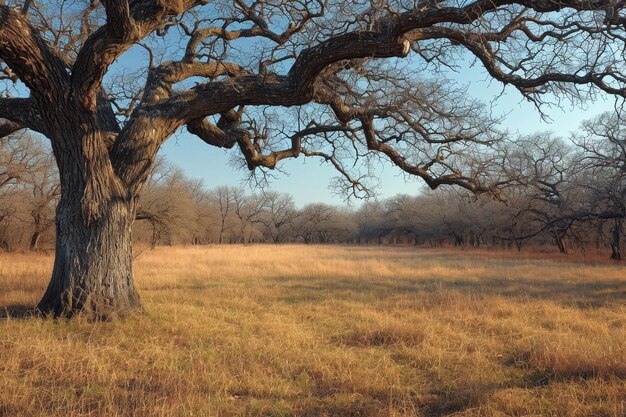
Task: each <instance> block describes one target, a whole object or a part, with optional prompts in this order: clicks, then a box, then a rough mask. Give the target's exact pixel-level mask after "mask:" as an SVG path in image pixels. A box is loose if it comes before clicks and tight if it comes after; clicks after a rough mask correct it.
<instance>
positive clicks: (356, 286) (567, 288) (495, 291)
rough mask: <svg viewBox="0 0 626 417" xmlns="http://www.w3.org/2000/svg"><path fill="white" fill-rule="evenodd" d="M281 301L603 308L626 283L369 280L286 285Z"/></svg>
mask: <svg viewBox="0 0 626 417" xmlns="http://www.w3.org/2000/svg"><path fill="white" fill-rule="evenodd" d="M282 288H283V290H282V292H283V293H282V294H281V298H280V299H281V300H282V301H285V302H288V303H294V304H297V303H307V302H315V301H321V300H323V299H328V297H329V296H332V297H333V298H340V299H352V300H354V301H367V300H371V299H372V298H375V299H377V300H384V299H385V298H388V299H392V298H395V297H399V296H406V295H408V294H411V293H414V294H426V295H427V294H434V293H441V292H444V293H445V292H448V291H451V292H458V293H461V294H465V295H471V296H484V297H489V296H500V297H506V298H511V299H520V300H552V301H554V302H556V303H560V304H563V305H567V306H573V307H579V308H599V307H606V306H611V305H615V304H623V303H625V302H626V281H620V280H611V281H600V282H598V281H596V282H563V281H557V280H555V281H549V280H525V279H514V278H511V279H496V278H481V279H480V280H479V281H477V282H475V281H473V280H471V279H468V280H458V279H457V280H446V279H442V280H438V279H419V280H418V279H414V280H409V279H402V278H398V281H397V282H393V281H391V282H390V281H389V280H385V281H384V282H376V281H372V280H367V279H347V278H343V279H337V280H324V281H320V280H314V279H312V280H311V281H309V282H307V283H306V284H304V283H300V282H294V283H293V284H290V285H289V284H288V285H285V284H284V283H283V285H282Z"/></svg>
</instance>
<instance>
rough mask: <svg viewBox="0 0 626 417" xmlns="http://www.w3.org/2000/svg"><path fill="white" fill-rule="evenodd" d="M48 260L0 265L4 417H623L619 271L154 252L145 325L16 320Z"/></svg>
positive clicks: (381, 250) (278, 251) (325, 254)
mask: <svg viewBox="0 0 626 417" xmlns="http://www.w3.org/2000/svg"><path fill="white" fill-rule="evenodd" d="M52 261H53V259H52V257H51V256H47V255H31V254H28V255H22V254H10V255H9V254H0V306H2V309H3V310H4V313H2V315H3V319H2V320H0V416H2V417H19V416H51V417H55V416H64V417H65V416H103V417H104V416H138V417H139V416H141V417H144V416H372V417H373V416H452V415H454V416H494V417H495V416H581V417H583V416H585V417H586V416H624V415H626V268H624V267H623V266H620V265H619V264H610V263H603V264H599V265H592V264H581V263H567V262H562V261H559V262H553V261H549V260H540V259H514V258H507V257H503V256H499V257H494V258H489V257H487V256H483V255H476V254H468V253H464V252H461V251H451V250H426V249H415V248H408V247H406V248H396V247H349V246H341V247H337V246H335V247H333V246H298V245H288V246H261V245H259V246H210V247H189V248H159V249H157V250H155V251H151V252H145V253H143V254H141V255H140V256H139V257H138V259H137V261H136V265H135V271H136V277H137V283H138V286H139V290H140V294H141V296H142V300H143V303H144V306H145V309H146V314H144V315H141V316H137V317H134V318H131V319H127V320H124V321H119V322H113V323H87V322H86V321H84V320H80V319H79V320H72V321H59V322H54V321H52V320H42V319H36V318H19V316H20V314H19V312H20V309H21V307H24V306H32V305H34V304H36V302H37V301H38V298H39V297H40V296H41V294H42V293H43V290H44V287H45V285H46V283H47V280H48V278H49V271H50V270H51V266H52ZM7 313H8V314H7ZM7 316H13V317H8V318H7Z"/></svg>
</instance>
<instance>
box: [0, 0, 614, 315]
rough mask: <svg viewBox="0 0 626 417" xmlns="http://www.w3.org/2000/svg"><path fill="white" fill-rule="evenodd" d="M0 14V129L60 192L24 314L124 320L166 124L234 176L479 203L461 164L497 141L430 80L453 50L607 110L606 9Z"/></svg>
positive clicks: (312, 0)
mask: <svg viewBox="0 0 626 417" xmlns="http://www.w3.org/2000/svg"><path fill="white" fill-rule="evenodd" d="M2 3H3V4H1V5H0V61H1V62H2V64H1V68H0V74H2V75H1V77H2V82H3V83H4V86H5V88H4V89H3V91H4V93H3V97H2V98H0V118H1V119H3V121H2V122H1V124H0V132H2V135H6V134H8V133H11V132H15V131H17V130H20V129H23V128H27V129H31V130H34V131H37V132H40V133H42V134H43V135H45V136H46V137H48V138H49V139H50V142H51V144H52V148H53V151H54V155H55V158H56V162H57V165H58V168H59V176H60V179H61V185H62V189H61V199H60V203H59V205H58V210H57V234H56V236H57V245H56V248H57V250H56V261H55V265H54V270H53V272H52V279H51V281H50V285H49V287H48V289H47V291H46V293H45V295H44V297H43V299H42V300H41V302H40V303H39V310H40V311H41V312H43V313H44V314H53V315H55V316H71V315H73V314H76V313H81V312H82V313H85V314H88V315H90V316H92V317H95V318H107V317H110V316H111V315H115V314H123V312H125V311H129V310H133V309H135V308H137V307H139V297H138V295H137V292H136V290H135V286H134V284H133V279H132V268H131V262H132V251H131V243H132V239H131V230H132V224H133V221H134V219H135V216H136V211H137V201H138V196H139V195H140V193H141V190H142V188H143V185H144V183H145V182H146V180H147V178H148V175H149V173H150V170H151V167H152V164H153V162H154V160H155V157H156V154H157V151H158V150H159V148H160V147H161V145H162V144H163V143H164V142H165V141H166V140H167V139H168V138H169V137H171V136H172V135H173V134H174V133H175V132H176V131H178V130H180V129H182V128H185V127H186V128H187V130H188V131H189V132H191V133H192V134H195V135H196V136H198V137H199V138H200V139H202V140H203V141H204V142H206V143H207V144H209V145H211V146H217V147H222V148H232V147H235V146H236V147H238V149H239V151H240V152H241V154H242V156H243V159H244V160H245V164H246V165H247V166H248V168H250V169H251V170H253V169H257V168H258V169H260V170H262V172H264V171H263V170H268V169H274V168H276V167H277V164H278V163H279V162H280V161H281V160H283V159H285V158H293V157H298V156H301V155H302V156H307V157H312V158H321V159H322V160H323V161H327V162H328V163H329V164H330V165H332V166H333V167H334V168H335V169H337V170H338V172H339V174H340V178H342V182H341V184H342V185H343V186H344V191H346V192H347V193H349V194H356V195H363V194H367V193H368V188H367V181H368V179H370V178H371V173H372V172H371V169H369V167H370V166H371V165H370V164H371V163H372V162H373V161H375V160H376V159H377V158H385V159H387V160H389V161H391V162H392V163H394V164H395V165H397V166H398V167H399V168H400V169H401V170H403V171H405V172H406V173H408V174H411V175H416V176H418V177H421V178H422V179H423V180H424V181H425V182H426V183H427V184H428V185H429V186H430V187H432V188H436V187H437V186H439V185H442V184H453V185H459V186H462V187H465V188H467V189H469V190H472V191H476V192H480V191H488V190H490V189H492V187H491V185H490V184H487V183H485V182H484V179H485V177H484V176H483V175H482V172H483V171H484V169H483V168H484V166H485V165H486V164H489V161H490V157H485V160H484V161H482V160H481V161H480V163H479V164H476V163H475V162H476V158H477V155H480V158H481V159H482V158H483V157H482V155H485V153H484V152H481V148H483V147H485V146H488V145H489V144H491V143H492V142H493V141H494V140H497V139H498V138H499V137H500V134H499V133H497V130H496V129H494V127H495V126H494V124H495V122H496V120H492V119H491V118H490V117H489V115H488V114H486V113H487V112H486V111H484V109H483V108H482V107H481V105H480V103H477V102H473V101H471V100H468V99H467V95H466V94H465V92H464V91H459V90H455V89H454V85H453V83H450V82H447V81H446V80H445V79H443V78H444V77H445V75H444V74H445V72H444V71H440V70H441V69H442V68H444V67H453V68H459V66H460V65H462V63H463V62H464V61H466V60H458V61H455V57H457V56H458V55H459V54H458V51H467V53H469V54H470V55H471V56H473V57H475V58H476V60H477V61H479V62H480V63H481V64H482V65H483V66H484V67H485V69H486V71H487V72H488V73H489V75H490V76H491V77H493V78H494V79H495V80H498V81H500V82H502V83H504V84H506V85H510V86H513V87H515V88H516V89H517V90H518V91H519V92H520V93H521V94H522V95H523V96H524V97H526V98H528V99H531V100H534V101H535V102H536V103H539V104H540V103H541V102H542V101H543V97H552V96H553V95H544V94H543V93H555V94H557V95H558V96H561V97H562V96H563V95H565V96H566V97H569V98H574V99H578V98H581V97H582V96H584V95H585V93H586V92H588V91H589V90H588V87H589V86H593V87H595V88H599V89H602V90H604V91H606V92H608V93H611V94H618V95H625V94H626V93H625V90H624V71H623V69H624V62H623V59H622V58H621V54H620V52H619V51H621V50H622V49H621V48H622V47H623V43H624V42H623V41H624V39H625V38H624V21H625V20H626V17H625V16H624V8H625V3H624V2H623V1H621V0H609V1H607V0H502V1H501V0H498V1H493V0H474V1H469V2H466V1H464V0H463V1H460V0H450V1H446V0H442V1H428V0H426V1H403V0H392V1H365V2H362V1H357V0H354V1H347V2H346V1H342V2H334V1H330V0H303V1H278V2H277V1H268V0H255V1H246V0H216V1H214V2H211V1H208V0H175V1H164V0H131V1H129V0H102V1H100V2H98V1H95V0H90V1H86V0H77V1H76V0H72V1H69V0H49V1H43V0H39V1H29V2H27V4H24V3H23V2H21V1H15V0H11V1H9V0H6V1H3V2H2ZM158 45H165V47H162V48H159V47H158ZM134 46H137V47H136V48H133V47H134ZM140 47H145V48H147V49H146V51H147V52H146V53H145V55H144V56H145V58H144V59H143V63H144V66H143V67H142V71H140V72H141V74H142V76H141V77H138V78H137V82H136V83H134V84H136V85H137V88H136V89H134V88H133V90H135V91H132V92H130V91H125V92H124V94H121V92H120V91H119V89H116V88H114V85H118V86H119V85H120V83H117V84H116V83H114V82H113V80H111V79H110V78H106V76H107V74H108V72H109V67H110V66H111V65H112V64H114V63H115V62H116V60H117V59H118V58H119V57H120V56H122V54H124V53H125V52H126V51H129V50H130V49H133V51H132V53H135V54H137V55H135V57H139V52H138V51H139V49H137V48H140ZM411 52H413V53H411ZM404 58H405V59H404ZM403 59H404V60H403ZM123 72H124V71H123V70H120V69H118V70H115V71H114V73H113V74H109V75H117V74H122V73H123ZM424 74H428V75H430V77H429V76H423V75H424ZM111 78H114V77H111ZM105 80H106V82H105ZM18 81H20V82H21V84H20V83H18ZM14 83H15V84H14ZM134 84H129V85H130V86H133V85H134ZM22 86H23V87H22ZM107 87H109V88H107ZM25 89H27V90H28V93H27V94H24V90H25ZM126 89H128V88H126ZM116 92H117V93H120V94H119V95H117V96H116V95H115V93H116ZM20 93H22V94H21V95H20ZM277 108H280V110H277ZM476 166H477V167H479V168H481V169H479V170H474V169H473V168H472V167H476Z"/></svg>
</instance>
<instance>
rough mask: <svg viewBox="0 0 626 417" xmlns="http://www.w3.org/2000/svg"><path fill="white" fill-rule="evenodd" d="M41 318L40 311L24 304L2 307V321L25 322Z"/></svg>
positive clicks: (0, 317) (0, 308)
mask: <svg viewBox="0 0 626 417" xmlns="http://www.w3.org/2000/svg"><path fill="white" fill-rule="evenodd" d="M33 317H41V314H40V313H39V310H37V309H36V308H34V307H32V306H27V305H23V304H18V305H10V306H0V320H24V319H29V318H33Z"/></svg>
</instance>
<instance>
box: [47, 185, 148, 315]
mask: <svg viewBox="0 0 626 417" xmlns="http://www.w3.org/2000/svg"><path fill="white" fill-rule="evenodd" d="M63 194H64V196H62V198H61V201H60V203H59V206H58V208H57V223H56V230H57V234H56V258H55V262H54V269H53V272H52V279H51V281H50V284H49V285H48V289H47V290H46V293H45V295H44V296H43V298H42V300H41V302H40V303H39V306H38V308H39V310H40V311H41V312H42V313H43V314H45V315H52V316H54V317H61V316H63V317H71V316H74V315H76V314H81V315H85V316H86V317H88V318H89V319H93V320H109V319H112V318H115V317H121V316H124V315H127V314H128V313H130V312H132V311H133V310H137V309H138V308H140V302H139V296H138V294H137V291H136V289H135V286H134V283H133V276H132V259H133V255H132V237H131V234H132V233H131V228H132V224H133V220H134V217H135V213H134V210H133V208H132V207H131V206H130V204H128V203H126V202H123V201H119V200H118V201H115V200H113V201H111V202H109V204H107V210H106V211H105V213H104V215H103V216H102V217H100V218H99V219H98V220H97V221H95V222H93V223H92V224H91V225H89V226H86V225H85V222H84V221H83V217H82V215H81V213H80V203H78V204H77V203H76V199H75V198H71V196H70V195H69V194H70V193H67V192H65V193H63Z"/></svg>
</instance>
